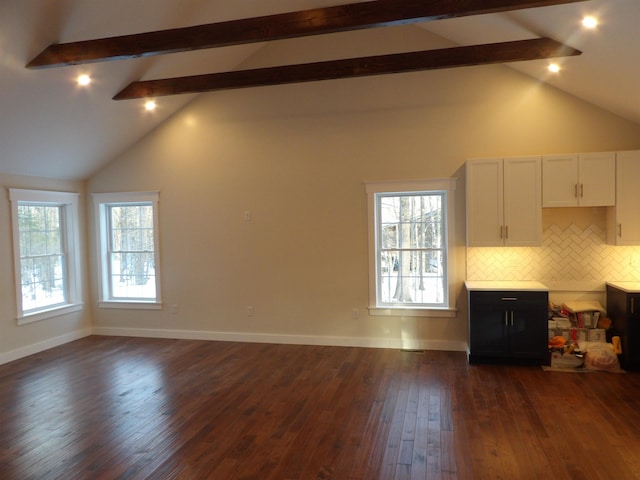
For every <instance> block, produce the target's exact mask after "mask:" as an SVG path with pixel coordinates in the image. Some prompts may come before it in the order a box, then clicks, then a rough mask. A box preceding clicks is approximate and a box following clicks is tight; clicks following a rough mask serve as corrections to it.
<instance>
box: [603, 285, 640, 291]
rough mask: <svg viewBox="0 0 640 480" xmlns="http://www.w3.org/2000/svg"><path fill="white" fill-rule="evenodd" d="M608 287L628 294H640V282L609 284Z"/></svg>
mask: <svg viewBox="0 0 640 480" xmlns="http://www.w3.org/2000/svg"><path fill="white" fill-rule="evenodd" d="M607 285H611V286H612V287H616V288H618V289H620V290H622V291H624V292H627V293H640V282H607Z"/></svg>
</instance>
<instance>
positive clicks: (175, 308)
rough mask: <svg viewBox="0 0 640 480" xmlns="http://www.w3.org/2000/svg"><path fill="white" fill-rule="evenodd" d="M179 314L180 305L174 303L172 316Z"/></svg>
mask: <svg viewBox="0 0 640 480" xmlns="http://www.w3.org/2000/svg"><path fill="white" fill-rule="evenodd" d="M177 313H178V304H177V303H174V304H173V305H171V314H172V315H175V314H177Z"/></svg>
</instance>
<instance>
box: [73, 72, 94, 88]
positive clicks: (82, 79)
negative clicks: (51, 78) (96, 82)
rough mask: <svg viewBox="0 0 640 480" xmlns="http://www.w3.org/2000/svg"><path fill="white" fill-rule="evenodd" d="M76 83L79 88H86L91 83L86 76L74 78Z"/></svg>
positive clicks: (89, 78)
mask: <svg viewBox="0 0 640 480" xmlns="http://www.w3.org/2000/svg"><path fill="white" fill-rule="evenodd" d="M76 81H77V82H78V85H80V86H81V87H86V86H87V85H89V84H90V83H91V77H90V76H89V75H87V74H82V75H78V78H76Z"/></svg>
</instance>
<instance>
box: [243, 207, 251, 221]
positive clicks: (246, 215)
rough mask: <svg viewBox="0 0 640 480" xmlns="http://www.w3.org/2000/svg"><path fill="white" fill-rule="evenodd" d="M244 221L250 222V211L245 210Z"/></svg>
mask: <svg viewBox="0 0 640 480" xmlns="http://www.w3.org/2000/svg"><path fill="white" fill-rule="evenodd" d="M244 221H245V222H250V221H251V210H245V211H244Z"/></svg>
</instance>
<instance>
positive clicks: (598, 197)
mask: <svg viewBox="0 0 640 480" xmlns="http://www.w3.org/2000/svg"><path fill="white" fill-rule="evenodd" d="M578 180H579V182H578V204H579V205H580V206H581V207H604V206H609V205H614V204H615V203H616V155H615V153H614V152H605V153H585V154H580V155H579V158H578Z"/></svg>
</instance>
